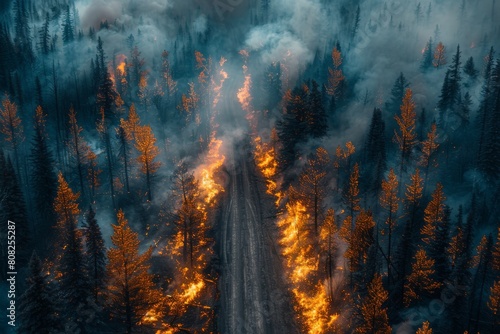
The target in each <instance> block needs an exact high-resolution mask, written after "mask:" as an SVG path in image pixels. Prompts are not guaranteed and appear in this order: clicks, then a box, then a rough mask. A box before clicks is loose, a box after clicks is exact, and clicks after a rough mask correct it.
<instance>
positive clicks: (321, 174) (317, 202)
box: [299, 147, 330, 234]
mask: <svg viewBox="0 0 500 334" xmlns="http://www.w3.org/2000/svg"><path fill="white" fill-rule="evenodd" d="M329 163H330V157H329V156H328V152H327V151H326V150H325V149H324V148H322V147H319V148H317V149H316V152H315V155H314V156H312V157H311V158H309V159H308V160H307V165H306V166H305V168H304V170H303V171H302V173H301V174H300V176H299V182H300V188H299V192H300V193H299V196H300V197H301V198H302V202H303V203H304V204H305V205H306V207H307V211H308V212H309V213H310V214H311V217H313V221H314V225H313V226H314V232H315V233H316V234H318V231H319V230H318V228H319V219H320V216H321V214H322V211H323V208H322V206H323V200H324V198H325V196H326V192H327V178H326V176H327V169H328V165H329Z"/></svg>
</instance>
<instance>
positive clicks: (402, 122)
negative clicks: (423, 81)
mask: <svg viewBox="0 0 500 334" xmlns="http://www.w3.org/2000/svg"><path fill="white" fill-rule="evenodd" d="M400 110H401V115H400V116H399V115H396V116H394V118H395V120H396V122H397V123H398V126H399V132H398V131H396V130H395V131H394V141H395V142H396V143H397V144H398V146H399V150H400V151H401V162H400V172H399V178H400V179H401V176H402V174H403V171H404V170H405V166H406V163H407V162H408V160H409V159H410V156H411V153H412V150H413V147H414V146H415V144H416V134H415V128H416V125H415V123H416V117H417V114H416V113H415V102H413V98H412V91H411V89H409V88H407V89H406V92H405V96H404V98H403V103H402V104H401V107H400Z"/></svg>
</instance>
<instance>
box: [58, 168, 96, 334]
mask: <svg viewBox="0 0 500 334" xmlns="http://www.w3.org/2000/svg"><path fill="white" fill-rule="evenodd" d="M78 197H79V195H78V194H75V193H73V191H72V190H71V188H70V187H69V185H68V183H67V182H66V180H65V179H64V177H63V175H62V173H61V172H59V175H58V188H57V196H56V199H55V202H54V208H55V211H56V214H57V230H58V234H59V240H60V243H59V244H58V246H57V271H58V275H57V281H58V283H59V296H58V300H59V302H60V303H61V305H62V306H63V307H64V311H63V314H64V316H65V317H64V319H65V326H66V327H67V328H72V330H74V331H82V332H84V333H85V332H86V331H87V330H89V329H90V324H91V323H92V321H93V317H94V316H95V309H94V308H93V305H92V303H91V301H90V297H91V296H90V290H89V285H88V276H87V270H86V267H85V263H84V258H83V247H82V238H81V232H80V231H79V230H78V228H77V225H78V216H79V214H80V209H79V207H78V202H77V200H78Z"/></svg>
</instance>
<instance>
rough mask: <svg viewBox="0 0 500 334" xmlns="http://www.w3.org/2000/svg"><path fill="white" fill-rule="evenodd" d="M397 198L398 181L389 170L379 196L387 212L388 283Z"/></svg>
mask: <svg viewBox="0 0 500 334" xmlns="http://www.w3.org/2000/svg"><path fill="white" fill-rule="evenodd" d="M398 202H399V198H398V179H397V177H396V174H395V173H394V170H393V169H392V168H391V170H390V171H389V175H388V177H387V180H382V193H381V195H380V204H381V205H382V207H383V208H384V209H386V210H387V212H388V217H387V220H386V224H387V231H388V232H387V237H388V240H387V275H388V278H389V283H390V282H391V280H392V276H391V269H392V262H391V246H392V232H393V229H394V228H395V226H396V222H397V218H396V217H394V215H395V214H396V212H397V211H398V205H399V203H398Z"/></svg>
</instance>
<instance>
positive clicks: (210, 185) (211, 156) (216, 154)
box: [195, 136, 226, 204]
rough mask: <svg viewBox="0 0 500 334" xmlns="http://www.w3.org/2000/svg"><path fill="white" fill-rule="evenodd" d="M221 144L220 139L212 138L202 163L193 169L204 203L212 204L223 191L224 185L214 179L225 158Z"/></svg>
mask: <svg viewBox="0 0 500 334" xmlns="http://www.w3.org/2000/svg"><path fill="white" fill-rule="evenodd" d="M212 137H214V136H212ZM221 146H222V140H220V139H215V138H212V140H211V141H210V143H209V145H208V153H207V155H206V157H205V160H204V163H203V164H202V165H200V166H199V167H198V168H197V169H196V171H195V176H196V178H197V179H198V180H200V189H201V191H202V192H203V194H204V201H205V203H206V204H213V200H214V199H215V198H216V196H217V195H218V194H220V193H222V192H224V187H223V186H222V185H221V184H219V183H218V182H217V181H216V180H215V174H216V172H217V171H219V169H220V167H222V165H223V164H224V161H225V159H226V157H225V156H224V155H222V153H221Z"/></svg>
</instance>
